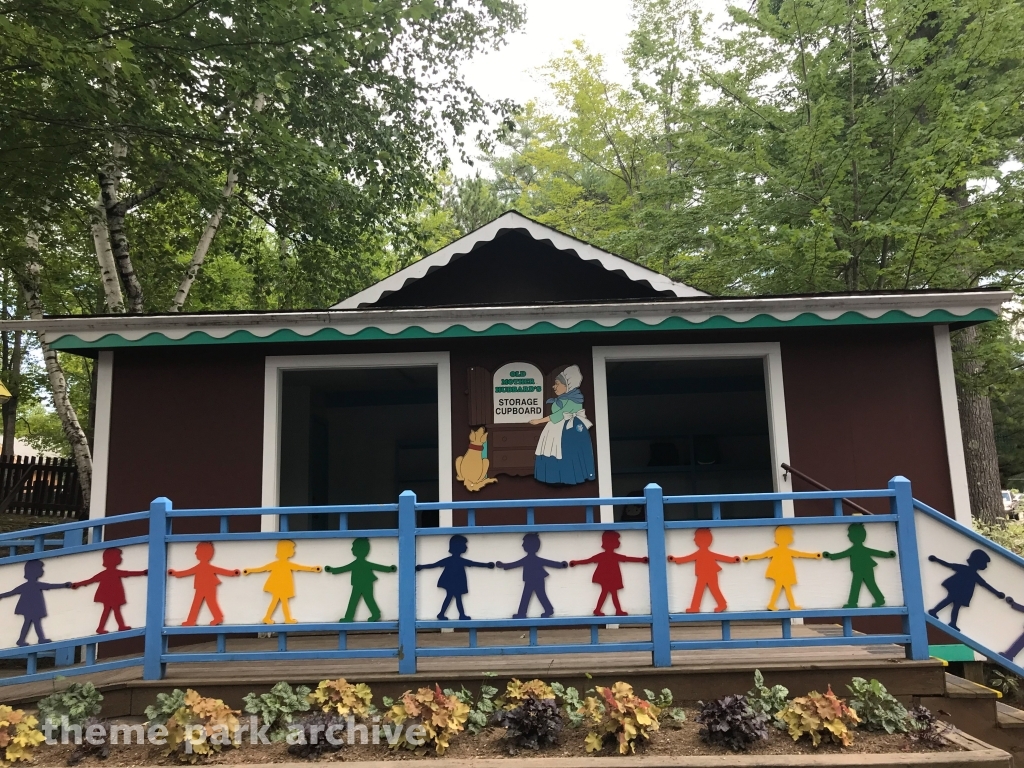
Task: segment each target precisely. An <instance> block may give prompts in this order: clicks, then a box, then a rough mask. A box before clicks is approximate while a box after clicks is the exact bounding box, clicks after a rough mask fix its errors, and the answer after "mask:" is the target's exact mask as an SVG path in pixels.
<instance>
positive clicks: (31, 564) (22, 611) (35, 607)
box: [0, 560, 71, 646]
mask: <svg viewBox="0 0 1024 768" xmlns="http://www.w3.org/2000/svg"><path fill="white" fill-rule="evenodd" d="M42 577H43V561H42V560H29V561H28V562H27V563H25V583H24V584H20V585H18V586H17V587H15V588H14V589H12V590H11V591H10V592H4V593H3V594H2V595H0V600H2V599H3V598H5V597H12V596H14V595H19V596H20V597H19V598H18V604H17V605H16V606H14V613H15V614H16V615H18V616H21V617H22V618H23V619H24V622H25V623H24V624H22V626H21V637H19V638H18V645H19V646H25V645H28V640H27V638H28V631H29V629H31V628H32V627H35V630H36V642H37V643H48V642H50V640H49V639H48V638H47V637H46V635H45V634H44V633H43V619H45V618H46V598H45V597H44V595H43V592H45V591H46V590H48V589H68V588H70V587H71V582H70V581H68V582H65V583H64V584H47V583H46V582H44V581H40V579H41V578H42Z"/></svg>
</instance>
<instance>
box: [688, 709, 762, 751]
mask: <svg viewBox="0 0 1024 768" xmlns="http://www.w3.org/2000/svg"><path fill="white" fill-rule="evenodd" d="M700 707H701V709H700V713H699V714H698V715H697V722H698V723H700V724H701V725H702V726H703V728H701V729H700V737H701V739H703V740H704V741H705V742H707V743H708V744H714V745H716V746H720V747H728V748H729V749H731V750H732V751H733V752H741V751H746V750H747V749H749V748H750V746H751V745H752V744H755V743H757V742H758V741H765V740H767V738H768V716H767V715H765V714H764V713H763V712H755V711H754V710H753V709H751V707H750V704H749V703H748V702H747V698H746V697H745V696H742V695H740V696H726V697H725V698H722V699H719V700H718V701H711V702H708V703H707V704H704V703H703V702H701V704H700Z"/></svg>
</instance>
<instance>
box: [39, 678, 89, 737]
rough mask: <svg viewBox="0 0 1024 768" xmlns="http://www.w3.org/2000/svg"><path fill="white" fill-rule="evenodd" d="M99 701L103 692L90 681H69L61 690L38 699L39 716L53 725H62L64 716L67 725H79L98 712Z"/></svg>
mask: <svg viewBox="0 0 1024 768" xmlns="http://www.w3.org/2000/svg"><path fill="white" fill-rule="evenodd" d="M101 701H103V694H102V693H100V692H99V691H97V690H96V686H94V685H93V684H92V683H71V685H69V686H68V687H67V688H65V689H64V690H63V691H58V692H56V693H51V694H50V695H49V696H47V697H46V698H45V699H40V700H39V704H38V707H39V716H40V718H41V719H42V721H43V722H44V723H46V722H49V723H52V724H53V725H55V726H61V727H62V726H63V723H64V719H65V718H67V721H68V725H78V726H80V725H82V724H83V723H84V722H85V721H86V720H87V719H89V718H90V717H95V716H96V715H98V714H99V713H100V710H101V709H102V708H103V707H102V705H101V704H100V702H101Z"/></svg>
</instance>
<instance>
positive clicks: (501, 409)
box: [492, 363, 544, 424]
mask: <svg viewBox="0 0 1024 768" xmlns="http://www.w3.org/2000/svg"><path fill="white" fill-rule="evenodd" d="M492 381H493V384H492V386H493V397H492V401H493V403H494V423H495V424H528V423H529V422H530V421H531V420H533V419H539V418H541V417H542V416H543V415H544V374H542V373H541V372H540V368H538V367H537V366H535V365H532V364H531V363H509V364H508V365H503V366H501V368H499V369H498V370H496V371H495V372H494V377H493V379H492Z"/></svg>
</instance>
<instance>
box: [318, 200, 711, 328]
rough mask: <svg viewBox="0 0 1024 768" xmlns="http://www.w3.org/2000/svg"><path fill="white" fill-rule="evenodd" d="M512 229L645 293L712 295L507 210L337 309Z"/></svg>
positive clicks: (372, 298)
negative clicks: (625, 281)
mask: <svg viewBox="0 0 1024 768" xmlns="http://www.w3.org/2000/svg"><path fill="white" fill-rule="evenodd" d="M513 232H514V233H518V234H519V235H520V236H523V235H525V236H526V237H528V238H529V239H531V240H534V241H536V242H538V243H543V244H544V245H545V246H547V247H548V248H554V249H556V250H557V251H560V252H562V253H564V254H567V255H571V256H574V257H576V258H578V259H580V260H581V261H582V262H585V263H586V264H589V265H593V266H597V267H599V268H601V269H603V270H604V271H605V272H606V273H609V274H611V275H615V276H617V277H619V278H620V279H623V278H624V279H625V280H629V281H631V282H633V283H635V284H637V285H636V286H634V287H635V288H638V289H639V288H642V289H643V291H644V293H646V294H648V295H661V296H664V297H667V298H672V297H674V298H693V297H698V296H707V295H708V294H706V293H704V292H703V291H699V290H697V289H696V288H693V287H691V286H689V285H686V284H684V283H678V282H676V281H674V280H671V279H669V278H668V277H665V276H664V275H662V274H660V273H658V272H655V271H654V270H651V269H648V268H647V267H642V266H640V265H639V264H634V263H633V262H631V261H629V260H627V259H624V258H622V257H621V256H616V255H614V254H612V253H608V252H607V251H603V250H601V249H600V248H597V247H596V246H593V245H590V244H589V243H585V242H583V241H582V240H578V239H576V238H575V237H570V236H569V235H566V234H564V233H562V232H559V231H558V230H557V229H552V228H551V227H548V226H545V225H544V224H540V223H538V222H536V221H533V220H532V219H529V218H527V217H526V216H523V215H522V214H521V213H519V212H517V211H508V212H506V213H503V214H502V215H501V216H499V217H498V218H496V219H495V220H494V221H491V222H490V223H488V224H485V225H484V226H482V227H480V228H479V229H477V230H476V231H474V232H470V233H469V234H468V235H466V236H465V237H462V238H459V239H458V240H456V241H455V242H454V243H451V244H450V245H448V246H446V247H444V248H442V249H441V250H440V251H437V252H436V253H434V254H431V255H430V256H427V257H426V258H424V259H421V260H420V261H417V262H416V263H415V264H412V265H410V266H408V267H406V268H405V269H403V270H400V271H398V272H396V273H395V274H393V275H391V276H390V277H387V278H385V279H383V280H381V281H380V282H379V283H376V284H375V285H372V286H370V287H369V288H367V289H365V290H363V291H360V292H359V293H357V294H355V295H354V296H350V297H348V298H347V299H345V300H343V301H341V302H339V303H337V304H335V305H334V306H333V307H332V309H357V308H360V307H373V306H376V305H378V304H379V302H381V301H382V300H383V299H385V298H386V297H389V296H394V294H396V293H398V292H400V291H402V290H403V289H405V288H407V287H410V286H412V285H413V284H414V283H416V282H417V281H419V280H421V279H422V278H424V277H426V276H427V275H430V274H432V273H434V272H436V271H437V270H440V269H444V268H445V267H448V266H449V265H451V264H453V263H454V262H456V261H458V260H459V259H461V258H463V257H464V256H467V255H469V254H472V253H474V252H476V251H479V250H480V249H481V248H486V247H488V246H489V245H491V244H493V243H495V241H497V240H499V238H502V237H503V236H505V235H508V234H509V233H513ZM395 298H397V297H395ZM534 298H535V297H531V296H523V297H522V302H521V303H523V304H528V303H532V302H533V300H534ZM622 298H635V296H623V297H622ZM387 303H388V304H389V305H392V306H393V305H394V303H395V301H394V298H393V299H392V300H391V301H389V302H387ZM467 303H468V302H467ZM418 304H419V305H420V306H422V305H423V303H422V302H418Z"/></svg>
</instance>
